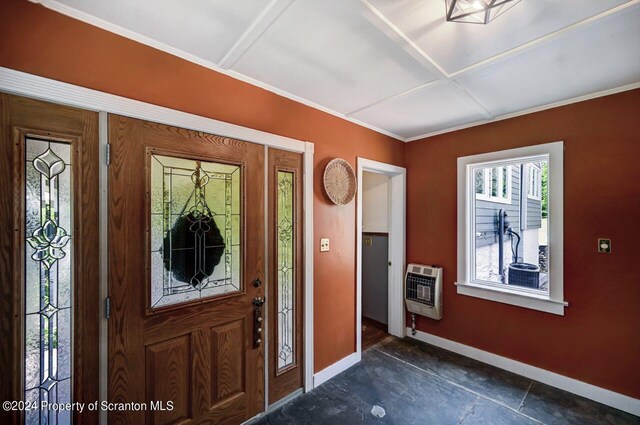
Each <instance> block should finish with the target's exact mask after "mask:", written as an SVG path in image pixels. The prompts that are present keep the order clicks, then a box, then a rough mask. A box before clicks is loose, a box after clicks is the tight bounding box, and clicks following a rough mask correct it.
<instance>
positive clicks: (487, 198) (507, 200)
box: [474, 165, 513, 204]
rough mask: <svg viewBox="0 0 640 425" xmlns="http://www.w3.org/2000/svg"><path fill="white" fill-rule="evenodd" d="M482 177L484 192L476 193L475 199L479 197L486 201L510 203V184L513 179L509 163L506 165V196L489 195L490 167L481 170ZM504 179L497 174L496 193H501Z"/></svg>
mask: <svg viewBox="0 0 640 425" xmlns="http://www.w3.org/2000/svg"><path fill="white" fill-rule="evenodd" d="M483 177H484V193H476V199H480V200H482V201H488V202H497V203H499V204H511V185H512V181H513V167H512V166H511V165H507V181H506V182H507V196H506V197H504V196H501V195H499V196H493V195H491V181H492V180H491V169H484V170H483ZM504 183H505V182H504V181H503V179H502V177H501V175H499V176H498V193H499V194H502V188H503V185H504ZM474 190H475V182H474Z"/></svg>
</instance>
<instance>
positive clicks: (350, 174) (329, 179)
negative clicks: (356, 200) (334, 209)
mask: <svg viewBox="0 0 640 425" xmlns="http://www.w3.org/2000/svg"><path fill="white" fill-rule="evenodd" d="M323 182H324V190H325V192H326V193H327V196H328V197H329V199H331V202H333V203H334V204H336V205H347V204H348V203H350V202H351V201H353V197H354V196H355V195H356V173H354V171H353V168H351V165H349V163H348V162H347V161H345V160H344V159H341V158H336V159H333V160H331V162H329V164H327V167H326V168H325V169H324V177H323Z"/></svg>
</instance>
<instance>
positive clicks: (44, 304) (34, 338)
mask: <svg viewBox="0 0 640 425" xmlns="http://www.w3.org/2000/svg"><path fill="white" fill-rule="evenodd" d="M25 158H26V162H25V182H26V185H25V230H26V232H25V233H26V234H25V238H26V242H27V243H26V244H25V294H26V296H25V305H24V308H25V320H24V327H25V328H24V329H25V330H24V332H25V334H24V356H25V357H24V362H25V367H24V388H25V394H24V397H25V401H28V402H36V403H38V405H40V403H41V402H43V401H48V402H50V403H70V402H71V354H72V351H71V344H72V342H71V334H72V333H71V326H72V321H71V317H72V316H71V296H72V294H71V288H72V284H71V283H72V274H71V264H72V263H71V259H72V243H71V239H72V235H71V215H72V214H71V213H72V207H71V206H72V202H71V201H72V200H71V177H72V176H71V146H70V145H69V144H66V143H62V142H49V141H43V140H37V139H31V138H27V139H26V140H25ZM25 423H27V424H38V423H46V424H68V423H70V416H69V413H68V412H56V411H54V410H46V409H45V410H38V409H36V410H26V411H25Z"/></svg>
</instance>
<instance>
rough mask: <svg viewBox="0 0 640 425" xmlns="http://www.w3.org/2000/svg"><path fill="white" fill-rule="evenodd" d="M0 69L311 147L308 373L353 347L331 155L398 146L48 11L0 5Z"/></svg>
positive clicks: (350, 253) (13, 0)
mask: <svg viewBox="0 0 640 425" xmlns="http://www.w3.org/2000/svg"><path fill="white" fill-rule="evenodd" d="M0 66H3V67H6V68H11V69H16V70H20V71H24V72H28V73H31V74H35V75H40V76H44V77H47V78H52V79H54V80H59V81H64V82H68V83H72V84H76V85H79V86H84V87H89V88H92V89H96V90H101V91H104V92H108V93H113V94H117V95H121V96H125V97H128V98H132V99H137V100H141V101H144V102H149V103H153V104H156V105H162V106H166V107H169V108H173V109H178V110H181V111H185V112H190V113H193V114H197V115H202V116H206V117H210V118H214V119H217V120H221V121H226V122H230V123H234V124H238V125H242V126H245V127H250V128H255V129H258V130H263V131H267V132H270V133H275V134H280V135H283V136H288V137H293V138H296V139H301V140H306V141H310V142H313V143H315V164H314V173H315V176H316V178H315V184H314V220H315V223H314V235H315V238H314V239H315V241H314V242H315V244H316V246H318V245H319V238H320V237H329V238H331V251H330V252H328V253H322V254H320V253H319V252H316V254H315V272H314V280H315V290H314V296H315V317H314V321H315V347H316V348H315V365H314V367H315V370H316V371H319V370H322V369H324V368H325V367H327V366H329V365H331V364H333V363H334V362H336V361H338V360H340V359H342V358H343V357H345V356H347V355H349V354H350V353H352V352H354V351H355V203H351V204H350V205H348V206H345V207H337V206H332V205H329V204H328V202H327V201H326V199H325V196H324V194H323V192H322V189H321V186H320V179H319V178H318V176H320V175H321V172H322V171H323V169H324V165H325V164H326V163H327V162H328V161H329V160H330V159H332V158H335V157H342V158H345V159H346V160H348V161H349V162H350V163H351V165H352V166H353V167H354V168H355V165H356V157H357V156H362V157H367V158H370V159H375V160H378V161H383V162H388V163H393V164H396V165H403V163H404V143H402V142H399V141H397V140H394V139H391V138H389V137H386V136H383V135H381V134H379V133H376V132H374V131H371V130H368V129H366V128H364V127H361V126H358V125H356V124H353V123H350V122H348V121H345V120H343V119H340V118H337V117H334V116H332V115H329V114H326V113H324V112H320V111H318V110H316V109H313V108H310V107H307V106H305V105H302V104H300V103H297V102H294V101H292V100H289V99H286V98H284V97H281V96H278V95H275V94H273V93H271V92H269V91H266V90H263V89H260V88H257V87H255V86H252V85H249V84H246V83H243V82H241V81H238V80H235V79H233V78H230V77H228V76H225V75H223V74H220V73H217V72H214V71H212V70H209V69H206V68H203V67H201V66H198V65H194V64H192V63H189V62H187V61H184V60H182V59H179V58H176V57H174V56H171V55H168V54H166V53H163V52H160V51H158V50H155V49H152V48H150V47H147V46H144V45H142V44H139V43H136V42H133V41H131V40H128V39H125V38H123V37H120V36H117V35H114V34H112V33H109V32H106V31H103V30H101V29H98V28H95V27H92V26H90V25H87V24H84V23H82V22H79V21H76V20H73V19H71V18H68V17H66V16H63V15H60V14H58V13H55V12H52V11H50V10H48V9H46V8H44V7H42V6H39V5H35V4H32V3H29V2H27V1H26V0H2V1H1V2H0Z"/></svg>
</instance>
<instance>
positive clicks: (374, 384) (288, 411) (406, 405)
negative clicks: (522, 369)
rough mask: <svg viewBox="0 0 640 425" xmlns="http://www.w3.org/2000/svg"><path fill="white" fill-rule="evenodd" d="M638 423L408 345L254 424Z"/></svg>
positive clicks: (378, 350)
mask: <svg viewBox="0 0 640 425" xmlns="http://www.w3.org/2000/svg"><path fill="white" fill-rule="evenodd" d="M540 423H542V424H580V425H586V424H598V425H600V424H615V425H618V424H620V425H622V424H625V425H626V424H636V425H640V418H639V417H637V416H633V415H630V414H627V413H625V412H621V411H619V410H616V409H613V408H610V407H607V406H604V405H602V404H599V403H596V402H593V401H590V400H587V399H584V398H582V397H578V396H576V395H573V394H570V393H567V392H564V391H561V390H558V389H556V388H552V387H549V386H547V385H544V384H541V383H539V382H535V381H531V380H529V379H526V378H523V377H521V376H518V375H514V374H512V373H509V372H506V371H503V370H501V369H497V368H494V367H492V366H489V365H486V364H484V363H480V362H477V361H475V360H471V359H469V358H466V357H463V356H460V355H457V354H454V353H451V352H449V351H445V350H442V349H439V348H436V347H433V346H430V345H427V344H424V343H421V342H418V341H413V340H410V339H404V340H400V339H397V338H393V337H389V338H387V339H385V340H384V341H382V342H381V343H380V344H377V345H374V346H373V347H371V348H370V349H368V350H367V351H365V352H364V353H363V355H362V361H361V362H360V363H358V364H357V365H355V366H353V367H352V368H350V369H348V370H346V371H344V372H343V373H341V374H340V375H338V376H336V377H334V378H333V379H331V380H329V381H327V382H325V383H324V384H323V385H321V386H319V387H318V388H316V389H314V390H313V391H310V392H309V393H307V394H303V395H301V396H299V397H297V398H296V399H294V400H292V401H291V402H289V403H287V404H285V405H284V406H282V407H280V408H278V409H276V410H274V411H272V412H270V413H269V414H267V415H265V416H263V417H261V418H258V419H257V420H256V421H253V422H252V425H253V424H261V425H263V424H264V425H267V424H268V425H280V424H338V425H350V424H397V425H405V424H407V425H408V424H435V425H441V424H442V425H447V424H456V425H457V424H464V425H471V424H486V425H502V424H525V425H526V424H540Z"/></svg>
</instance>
